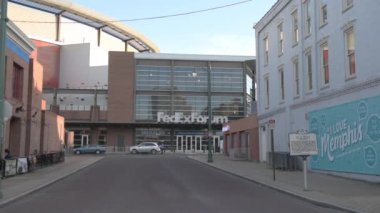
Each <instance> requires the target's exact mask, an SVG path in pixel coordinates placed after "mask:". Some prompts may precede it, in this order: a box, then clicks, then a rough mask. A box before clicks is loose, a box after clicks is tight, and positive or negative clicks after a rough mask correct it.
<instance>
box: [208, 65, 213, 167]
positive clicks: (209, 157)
mask: <svg viewBox="0 0 380 213" xmlns="http://www.w3.org/2000/svg"><path fill="white" fill-rule="evenodd" d="M207 88H208V94H207V106H208V107H207V109H208V110H207V111H208V113H207V114H208V119H207V124H208V129H207V130H208V144H207V146H208V157H207V162H209V163H212V162H213V159H212V152H211V118H212V111H211V66H210V65H209V66H208V70H207Z"/></svg>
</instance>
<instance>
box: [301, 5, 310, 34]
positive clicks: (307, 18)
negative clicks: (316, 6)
mask: <svg viewBox="0 0 380 213" xmlns="http://www.w3.org/2000/svg"><path fill="white" fill-rule="evenodd" d="M303 7H304V10H305V35H306V36H308V35H310V34H311V12H312V10H311V3H310V0H305V1H304V3H303Z"/></svg>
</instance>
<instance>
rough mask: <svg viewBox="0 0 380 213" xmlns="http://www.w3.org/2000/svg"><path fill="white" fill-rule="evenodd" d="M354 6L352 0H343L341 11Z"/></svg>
mask: <svg viewBox="0 0 380 213" xmlns="http://www.w3.org/2000/svg"><path fill="white" fill-rule="evenodd" d="M353 6H354V0H343V12H344V11H346V10H348V9H350V8H351V7H353Z"/></svg>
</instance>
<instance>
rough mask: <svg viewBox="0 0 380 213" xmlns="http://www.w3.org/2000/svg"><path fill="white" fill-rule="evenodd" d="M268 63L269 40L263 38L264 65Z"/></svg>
mask: <svg viewBox="0 0 380 213" xmlns="http://www.w3.org/2000/svg"><path fill="white" fill-rule="evenodd" d="M268 63H269V40H268V37H265V38H264V65H268Z"/></svg>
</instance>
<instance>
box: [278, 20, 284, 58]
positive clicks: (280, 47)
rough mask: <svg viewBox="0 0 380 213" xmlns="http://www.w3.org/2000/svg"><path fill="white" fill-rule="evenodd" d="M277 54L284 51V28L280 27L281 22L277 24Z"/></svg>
mask: <svg viewBox="0 0 380 213" xmlns="http://www.w3.org/2000/svg"><path fill="white" fill-rule="evenodd" d="M277 29H278V55H282V54H283V53H284V30H283V27H282V23H281V24H279V25H278V27H277Z"/></svg>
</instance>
